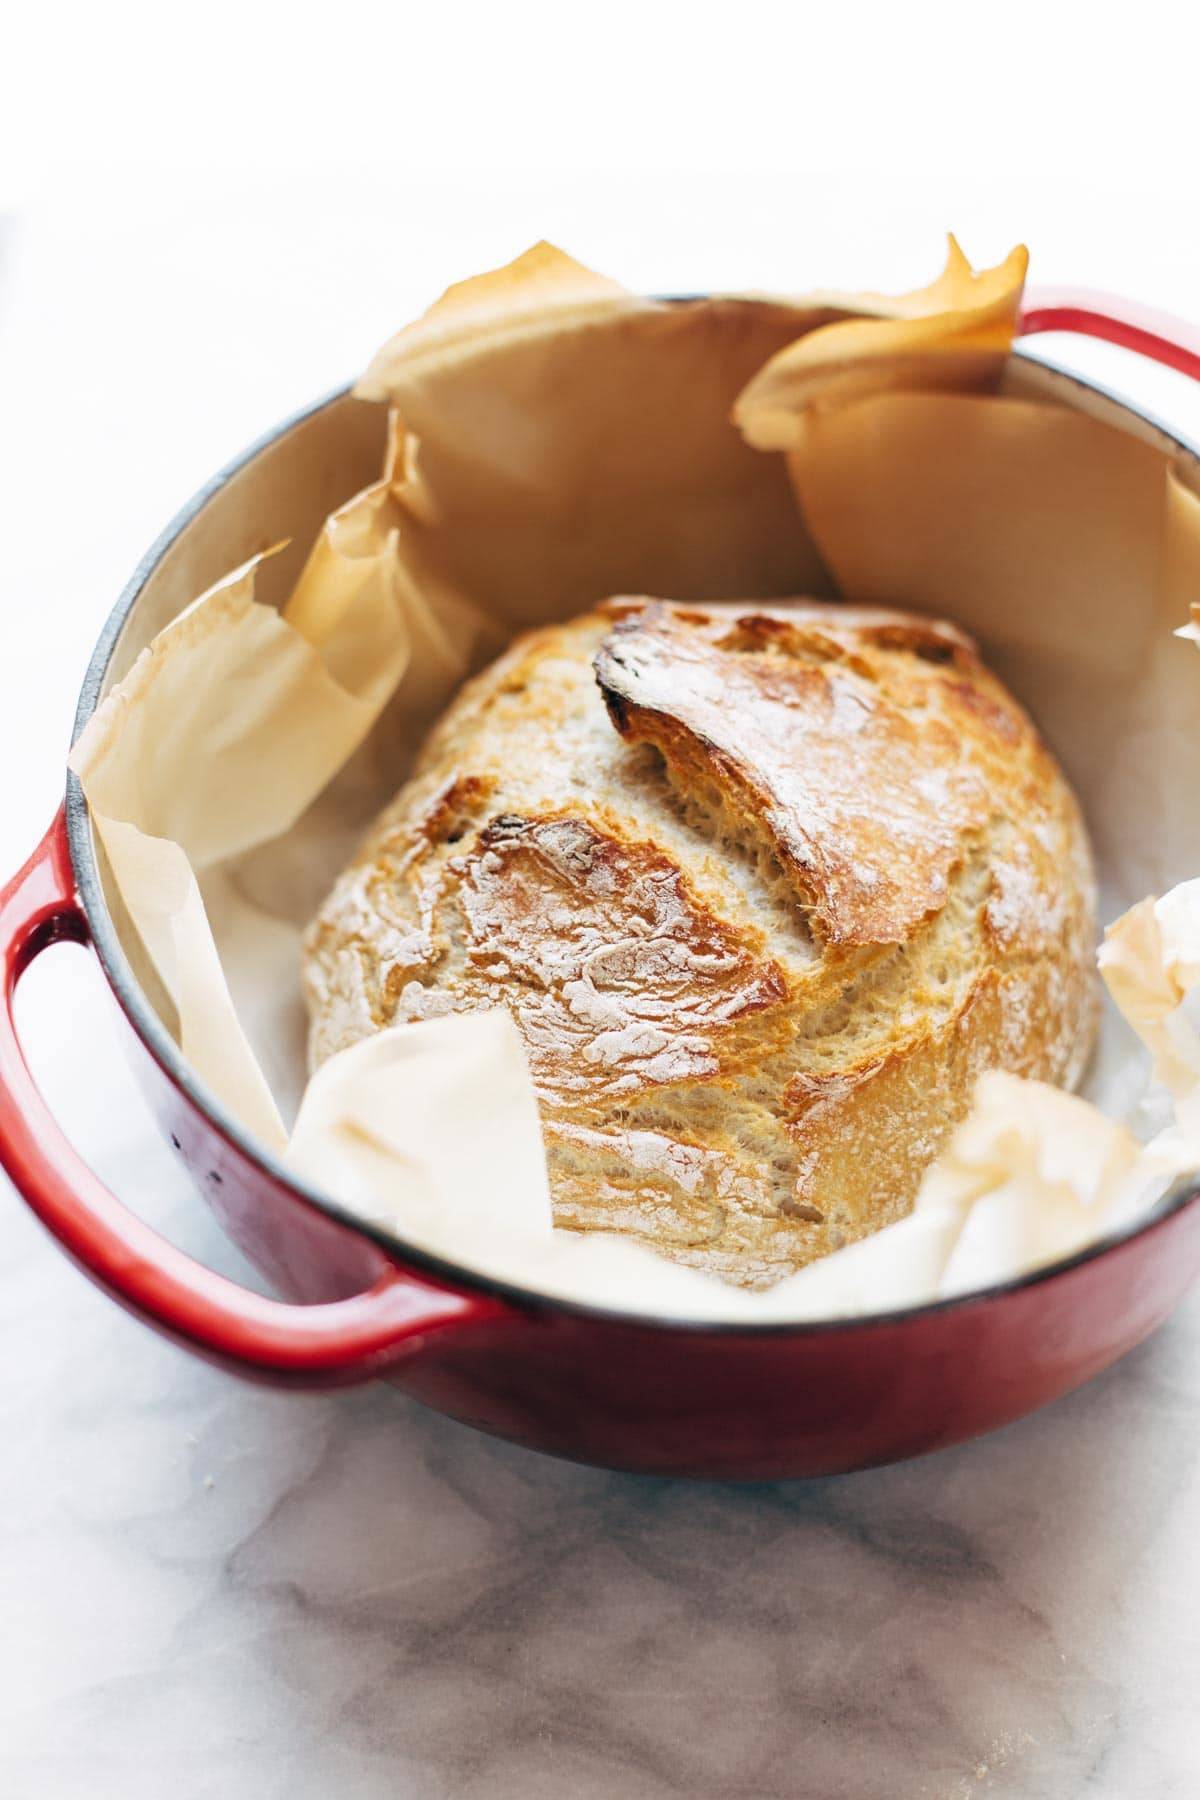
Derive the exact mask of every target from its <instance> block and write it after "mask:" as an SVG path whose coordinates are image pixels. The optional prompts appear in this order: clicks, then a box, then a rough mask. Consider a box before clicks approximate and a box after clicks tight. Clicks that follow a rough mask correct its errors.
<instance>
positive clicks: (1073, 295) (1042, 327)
mask: <svg viewBox="0 0 1200 1800" xmlns="http://www.w3.org/2000/svg"><path fill="white" fill-rule="evenodd" d="M1039 331H1073V332H1077V333H1079V334H1080V335H1081V336H1083V337H1095V338H1104V339H1105V341H1106V342H1107V343H1110V344H1120V345H1121V346H1122V347H1123V348H1124V349H1126V350H1136V351H1137V352H1138V354H1139V355H1141V356H1148V357H1150V358H1151V359H1152V360H1153V361H1154V362H1160V363H1165V364H1166V365H1167V367H1168V368H1170V369H1178V370H1180V372H1181V373H1182V374H1184V375H1190V376H1192V378H1193V379H1194V380H1197V381H1200V327H1198V326H1196V325H1191V324H1189V323H1188V322H1187V320H1186V319H1176V318H1173V317H1172V315H1171V314H1170V313H1164V312H1156V311H1155V310H1154V308H1153V307H1150V306H1142V305H1140V304H1139V303H1138V302H1137V301H1136V300H1123V299H1121V298H1119V297H1118V296H1117V295H1115V294H1103V293H1093V292H1089V291H1088V289H1086V288H1034V289H1033V290H1031V291H1030V292H1028V293H1027V294H1026V295H1025V303H1024V305H1023V307H1022V309H1021V316H1020V319H1019V320H1018V323H1017V335H1018V337H1033V336H1034V335H1035V334H1036V333H1038V332H1039Z"/></svg>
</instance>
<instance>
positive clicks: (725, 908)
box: [305, 600, 1096, 1285]
mask: <svg viewBox="0 0 1200 1800" xmlns="http://www.w3.org/2000/svg"><path fill="white" fill-rule="evenodd" d="M593 664H594V673H593ZM606 709H607V710H606ZM614 725H615V727H616V729H615V730H614ZM1093 935H1094V897H1093V893H1092V876H1091V865H1090V857H1089V853H1088V848H1087V842H1086V837H1085V834H1084V831H1083V826H1082V822H1081V820H1080V818H1079V813H1078V809H1077V807H1076V805H1075V802H1074V800H1073V798H1072V796H1071V794H1070V791H1069V789H1068V788H1067V786H1066V783H1065V781H1064V780H1063V778H1062V775H1061V773H1060V772H1059V770H1058V768H1057V765H1056V764H1055V762H1054V760H1053V758H1052V757H1051V756H1050V755H1049V753H1048V751H1047V750H1046V749H1045V747H1044V746H1043V745H1042V744H1041V742H1040V740H1039V739H1038V736H1037V733H1036V731H1035V730H1034V728H1033V726H1032V725H1031V724H1030V722H1029V720H1028V718H1027V717H1026V715H1025V714H1024V713H1023V712H1022V710H1021V709H1020V707H1019V706H1018V705H1017V704H1016V702H1015V701H1014V700H1013V699H1012V698H1011V696H1010V695H1008V694H1007V693H1006V691H1005V690H1004V689H1003V688H1002V687H1001V686H1000V684H999V683H998V682H996V681H995V680H994V678H993V677H992V676H991V675H990V674H989V673H988V672H987V670H986V669H985V668H984V667H983V665H982V663H981V662H980V660H979V657H978V654H977V652H976V650H975V648H974V645H973V644H972V643H971V642H970V640H969V639H968V638H966V637H965V636H964V635H963V634H962V633H961V632H959V631H958V630H956V628H954V627H953V626H949V625H945V624H942V623H937V622H934V621H930V620H926V619H920V618H916V617H914V616H912V615H907V614H902V613H889V612H884V611H881V610H880V609H876V608H865V607H854V606H849V605H845V604H841V603H829V602H825V603H823V602H810V601H797V602H779V603H772V604H771V605H760V604H757V603H754V604H743V605H738V604H735V603H724V604H721V605H704V606H694V605H691V606H682V605H671V604H669V603H666V602H660V601H645V600H619V601H611V602H608V603H607V604H606V605H605V606H604V607H601V608H598V609H597V610H596V611H595V612H593V613H589V614H586V615H584V616H583V617H582V618H580V619H577V620H573V621H571V622H570V623H568V624H565V625H558V626H549V627H546V628H544V629H542V630H539V631H535V632H531V633H529V634H528V635H527V636H525V637H523V638H521V639H519V640H518V641H517V642H516V643H515V644H514V645H513V646H512V647H511V648H510V649H509V650H508V651H507V652H506V653H505V655H504V656H503V657H501V658H500V659H499V661H498V662H497V663H495V664H493V665H492V667H491V668H490V669H488V670H485V671H484V673H483V674H482V675H480V676H478V677H476V678H475V680H474V681H472V682H470V683H468V684H467V686H466V687H465V688H464V690H463V692H462V693H461V695H460V696H459V697H458V699H457V700H456V701H455V702H454V704H453V705H452V706H451V707H450V708H449V710H448V711H447V713H446V714H445V715H444V717H443V719H442V721H441V722H440V724H439V725H438V726H437V727H436V728H435V730H434V731H433V733H432V734H431V736H430V738H429V740H428V741H427V743H426V746H425V749H424V751H423V753H422V756H421V758H420V760H419V763H418V766H417V769H416V771H415V773H414V776H413V778H412V780H411V781H410V782H408V783H407V784H406V785H405V787H404V788H403V789H402V790H401V793H400V794H399V795H398V796H397V799H396V801H395V802H394V803H393V805H392V806H391V807H390V808H389V809H388V811H387V812H386V813H385V814H384V815H383V817H382V818H381V819H380V821H379V822H378V824H377V826H376V828H375V830H374V831H373V833H372V835H371V837H370V839H369V840H368V842H367V844H366V845H364V847H363V850H362V852H361V853H360V855H359V857H358V859H357V860H356V862H355V863H354V864H353V866H352V867H351V868H350V869H348V870H347V871H346V873H345V874H344V875H343V877H342V878H341V880H340V881H339V882H338V884H337V886H336V888H335V889H334V892H333V893H332V894H331V896H330V898H329V900H328V901H327V902H326V904H325V906H324V907H323V908H322V911H321V913H320V915H319V916H318V918H317V919H316V920H315V921H314V924H313V926H312V928H311V930H310V933H309V938H308V943H307V950H306V965H305V977H306V985H307V989H308V996H309V1003H310V1010H311V1017H312V1052H313V1058H314V1061H320V1060H322V1059H323V1058H324V1057H325V1056H327V1055H329V1054H330V1053H331V1052H332V1051H334V1050H336V1049H338V1048H341V1047H342V1046H343V1045H345V1044H347V1043H350V1042H352V1041H354V1040H355V1039H356V1038H358V1037H361V1036H363V1035H364V1034H366V1033H368V1032H370V1031H373V1030H377V1029H379V1028H380V1027H382V1026H384V1025H387V1024H390V1023H393V1022H398V1021H400V1020H403V1019H408V1018H419V1017H427V1016H430V1015H431V1014H436V1013H439V1012H446V1011H454V1010H472V1009H477V1008H480V1007H483V1006H489V1005H496V1004H504V1005H507V1006H508V1007H509V1008H510V1010H511V1011H512V1012H513V1014H514V1016H515V1018H516V1019H517V1021H518V1023H519V1025H520V1027H521V1030H522V1033H523V1035H524V1039H525V1043H526V1046H527V1048H528V1052H529V1057H530V1064H531V1068H532V1071H533V1075H534V1079H535V1082H536V1084H537V1087H538V1092H539V1097H540V1101H541V1106H542V1114H543V1121H544V1125H545V1130H546V1141H547V1152H548V1158H549V1165H550V1173H551V1185H552V1190H553V1194H554V1203H555V1216H556V1220H557V1222H558V1223H559V1224H560V1225H568V1226H572V1227H574V1228H578V1229H599V1230H621V1231H625V1232H630V1233H633V1234H635V1235H640V1236H643V1237H645V1238H646V1239H648V1240H649V1241H651V1242H652V1243H653V1244H654V1245H655V1246H656V1247H657V1248H659V1249H661V1250H663V1251H664V1252H665V1253H666V1254H668V1255H671V1256H673V1257H675V1258H677V1259H679V1260H682V1261H685V1262H689V1263H693V1264H695V1265H697V1266H699V1267H703V1268H706V1269H709V1270H711V1271H713V1272H715V1273H719V1274H721V1275H723V1276H725V1277H726V1278H727V1279H730V1280H735V1281H740V1282H745V1283H749V1284H751V1285H766V1284H768V1283H769V1282H771V1281H773V1280H776V1279H778V1278H779V1277H780V1276H781V1275H783V1274H786V1273H788V1272H789V1271H790V1270H792V1269H794V1268H796V1267H798V1266H801V1265H802V1264H803V1263H805V1262H807V1261H810V1260H811V1259H812V1258H813V1257H814V1256H818V1255H821V1254H823V1253H825V1252H826V1251H827V1250H829V1249H831V1248H833V1247H835V1246H836V1245H837V1244H839V1243H841V1242H845V1241H848V1240H850V1239H853V1238H855V1237H858V1236H861V1235H863V1233H865V1232H867V1231H870V1230H873V1229H875V1228H877V1227H878V1226H879V1225H881V1224H884V1223H886V1222H888V1221H889V1220H890V1219H892V1218H895V1217H898V1216H900V1215H901V1214H902V1213H903V1212H904V1211H906V1210H907V1208H908V1207H909V1205H911V1202H912V1199H913V1196H914V1193H915V1190H916V1187H917V1185H918V1182H919V1180H920V1175H921V1173H922V1171H923V1169H924V1168H925V1167H926V1166H927V1164H928V1162H929V1161H930V1160H931V1159H932V1157H933V1156H934V1155H936V1153H937V1151H938V1149H939V1148H940V1145H941V1143H942V1142H943V1140H944V1138H945V1135H946V1133H947V1132H948V1130H949V1129H950V1127H951V1126H952V1125H953V1123H954V1122H955V1121H956V1120H957V1119H958V1118H960V1117H961V1116H962V1114H963V1112H964V1111H965V1109H966V1106H967V1104H968V1100H969V1095H970V1091H971V1088H972V1086H973V1084H974V1081H975V1078H976V1076H977V1075H978V1074H979V1073H980V1072H981V1071H982V1070H983V1069H984V1068H987V1067H1002V1068H1006V1069H1012V1070H1015V1071H1016V1072H1018V1073H1021V1074H1027V1075H1033V1076H1037V1077H1040V1078H1041V1079H1044V1080H1049V1081H1058V1082H1061V1083H1063V1084H1064V1085H1071V1084H1073V1083H1074V1081H1075V1080H1077V1079H1078V1077H1079V1075H1080V1073H1081V1071H1082V1067H1083V1063H1084V1061H1085V1060H1086V1056H1087V1053H1088V1049H1089V1047H1090V1043H1091V1037H1092V1033H1093V1027H1094V1018H1095V1001H1096V995H1095V981H1094V975H1093V971H1092V941H1093Z"/></svg>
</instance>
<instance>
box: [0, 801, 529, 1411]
mask: <svg viewBox="0 0 1200 1800" xmlns="http://www.w3.org/2000/svg"><path fill="white" fill-rule="evenodd" d="M89 936H90V934H89V932H88V927H87V919H86V917H85V915H84V912H83V908H82V906H81V905H80V902H79V899H78V897H77V895H76V892H75V881H74V875H73V872H72V869H71V859H70V852H69V850H68V847H67V836H66V823H65V817H64V813H63V811H62V810H61V809H60V811H59V813H58V816H57V817H56V818H55V820H54V823H53V824H52V825H51V827H50V829H49V831H48V832H47V833H46V836H45V837H44V838H43V840H42V842H41V844H40V845H39V846H38V848H37V849H36V850H35V851H34V853H33V855H32V856H31V857H30V859H29V861H28V862H27V863H26V865H25V867H24V868H23V869H22V870H21V872H20V874H19V875H17V876H16V877H15V878H14V879H13V880H12V881H11V882H10V883H9V885H8V886H7V887H6V888H5V889H4V890H3V892H2V893H0V972H2V976H3V983H4V998H3V1005H0V1163H2V1164H3V1166H4V1168H5V1169H7V1171H8V1173H9V1175H10V1176H11V1178H12V1181H13V1184H14V1186H15V1187H16V1189H17V1191H18V1192H19V1193H20V1194H21V1195H22V1197H23V1198H24V1199H25V1200H26V1201H27V1202H28V1204H29V1206H30V1207H31V1208H32V1209H33V1211H34V1212H35V1213H36V1214H37V1215H38V1217H39V1219H41V1221H42V1223H43V1225H45V1226H46V1228H47V1230H48V1231H49V1232H50V1234H51V1236H52V1237H54V1238H55V1239H57V1241H58V1243H59V1245H60V1247H61V1248H62V1249H63V1250H65V1251H66V1253H67V1255H68V1256H70V1257H71V1258H72V1260H73V1261H74V1262H75V1263H76V1264H77V1265H78V1266H79V1267H80V1268H81V1269H82V1270H83V1271H84V1273H85V1274H86V1275H89V1276H90V1277H91V1279H92V1280H93V1281H94V1282H96V1283H97V1285H98V1286H100V1287H102V1288H104V1289H105V1290H106V1291H107V1292H108V1293H109V1294H111V1295H112V1296H113V1297H114V1298H115V1299H116V1300H119V1301H120V1302H121V1304H122V1305H123V1306H125V1307H127V1308H128V1310H129V1311H130V1312H132V1313H134V1314H136V1315H137V1316H138V1317H139V1318H141V1319H143V1320H145V1321H146V1322H147V1323H148V1324H150V1325H153V1326H154V1327H155V1328H156V1329H157V1330H159V1331H161V1332H163V1333H164V1334H165V1335H167V1336H168V1337H171V1338H174V1339H175V1340H176V1341H177V1342H179V1343H181V1344H183V1345H184V1346H185V1347H187V1348H189V1349H192V1350H194V1351H197V1352H199V1354H200V1355H202V1356H205V1357H207V1358H209V1359H210V1360H211V1361H214V1362H217V1363H220V1364H222V1365H223V1366H224V1367H226V1368H229V1369H232V1370H234V1371H236V1372H237V1373H239V1374H244V1375H252V1376H257V1377H259V1378H260V1379H265V1380H268V1381H274V1382H278V1383H282V1384H285V1385H290V1386H295V1387H331V1386H340V1385H345V1384H349V1383H352V1382H356V1381H366V1380H368V1379H369V1378H370V1377H371V1376H373V1375H374V1374H376V1373H377V1372H379V1371H380V1370H382V1368H383V1367H384V1366H385V1365H387V1364H390V1363H394V1362H396V1361H399V1360H400V1359H401V1358H405V1357H408V1356H411V1355H412V1354H413V1353H414V1352H415V1351H417V1350H419V1349H420V1348H421V1346H422V1344H423V1343H424V1341H425V1339H426V1338H427V1336H428V1335H429V1333H430V1332H433V1331H439V1330H443V1329H445V1328H446V1327H449V1326H456V1327H461V1326H464V1325H474V1324H483V1323H491V1322H494V1321H498V1320H500V1319H509V1320H511V1319H513V1318H515V1317H517V1316H518V1315H517V1314H516V1313H515V1312H513V1311H512V1310H511V1309H510V1308H508V1307H507V1306H505V1305H504V1304H503V1303H502V1302H500V1301H496V1300H492V1299H489V1298H488V1297H486V1296H483V1295H478V1296H477V1295H470V1294H459V1293H454V1292H451V1291H450V1290H448V1289H446V1288H441V1287H437V1286H435V1285H434V1283H433V1282H431V1281H425V1280H424V1279H422V1278H420V1277H418V1276H416V1275H411V1274H408V1273H406V1272H405V1271H404V1270H403V1269H401V1268H399V1267H398V1266H397V1265H396V1264H394V1263H392V1262H390V1261H389V1260H388V1258H387V1257H386V1255H385V1254H384V1253H383V1252H382V1251H380V1252H379V1264H380V1273H379V1277H378V1279H377V1280H376V1282H375V1284H374V1286H373V1287H371V1288H368V1289H367V1290H366V1291H365V1292H363V1293H361V1294H355V1295H353V1296H352V1297H351V1298H349V1299H346V1300H337V1301H332V1302H328V1303H325V1304H321V1305H316V1306H294V1305H288V1304H287V1303H285V1302H284V1301H281V1300H270V1299H266V1298H264V1297H263V1296H262V1295H260V1294H256V1293H253V1292H252V1291H251V1290H249V1289H248V1288H242V1287H239V1286H238V1285H237V1283H236V1282H233V1281H229V1280H227V1279H226V1278H225V1277H224V1276H222V1275H217V1274H215V1273H214V1272H213V1271H212V1270H211V1269H206V1268H205V1267H204V1265H203V1264H202V1263H198V1262H194V1261H193V1260H192V1258H191V1257H189V1256H186V1255H185V1254H184V1253H183V1251H181V1250H178V1249H176V1247H175V1246H174V1245H173V1244H171V1243H169V1242H168V1241H167V1240H166V1239H165V1238H163V1237H160V1236H159V1234H158V1233H157V1232H156V1231H154V1230H152V1229H151V1227H150V1226H149V1225H147V1224H145V1223H144V1221H143V1220H141V1219H139V1218H138V1217H137V1216H136V1215H135V1214H134V1213H131V1212H130V1211H129V1210H128V1209H127V1208H126V1207H124V1206H122V1205H121V1203H120V1201H119V1200H117V1199H116V1198H115V1197H114V1196H113V1195H112V1194H110V1193H109V1192H108V1190H107V1188H105V1186H104V1185H103V1183H102V1182H101V1181H100V1180H99V1179H98V1177H97V1176H95V1175H94V1174H93V1173H92V1171H91V1170H90V1169H89V1168H88V1167H87V1165H86V1163H84V1162H83V1160H82V1159H81V1158H80V1157H79V1156H78V1155H77V1154H76V1152H75V1151H74V1150H73V1149H72V1147H71V1145H70V1144H69V1143H68V1142H67V1139H66V1138H65V1137H64V1136H63V1133H62V1132H61V1131H60V1129H59V1127H58V1125H57V1123H56V1122H55V1120H54V1118H53V1116H52V1114H51V1113H50V1111H49V1108H48V1107H47V1106H46V1103H45V1101H44V1100H43V1099H42V1096H41V1094H40V1093H39V1091H38V1088H37V1086H36V1084H35V1082H34V1079H33V1076H32V1074H31V1073H30V1070H29V1067H28V1065H27V1063H26V1061H25V1058H24V1055H23V1053H22V1050H21V1045H20V1042H19V1040H18V1037H17V1033H16V1028H15V1025H14V1021H13V995H14V993H15V991H16V986H17V983H18V982H19V980H20V978H21V976H22V974H23V973H24V971H25V970H26V969H27V968H28V966H29V964H30V963H31V962H32V961H33V959H34V957H35V956H37V955H38V954H39V953H40V952H41V951H42V950H44V949H46V948H47V946H48V945H50V944H53V943H58V942H61V941H63V940H69V941H72V942H75V943H83V944H85V943H87V942H88V941H89Z"/></svg>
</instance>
